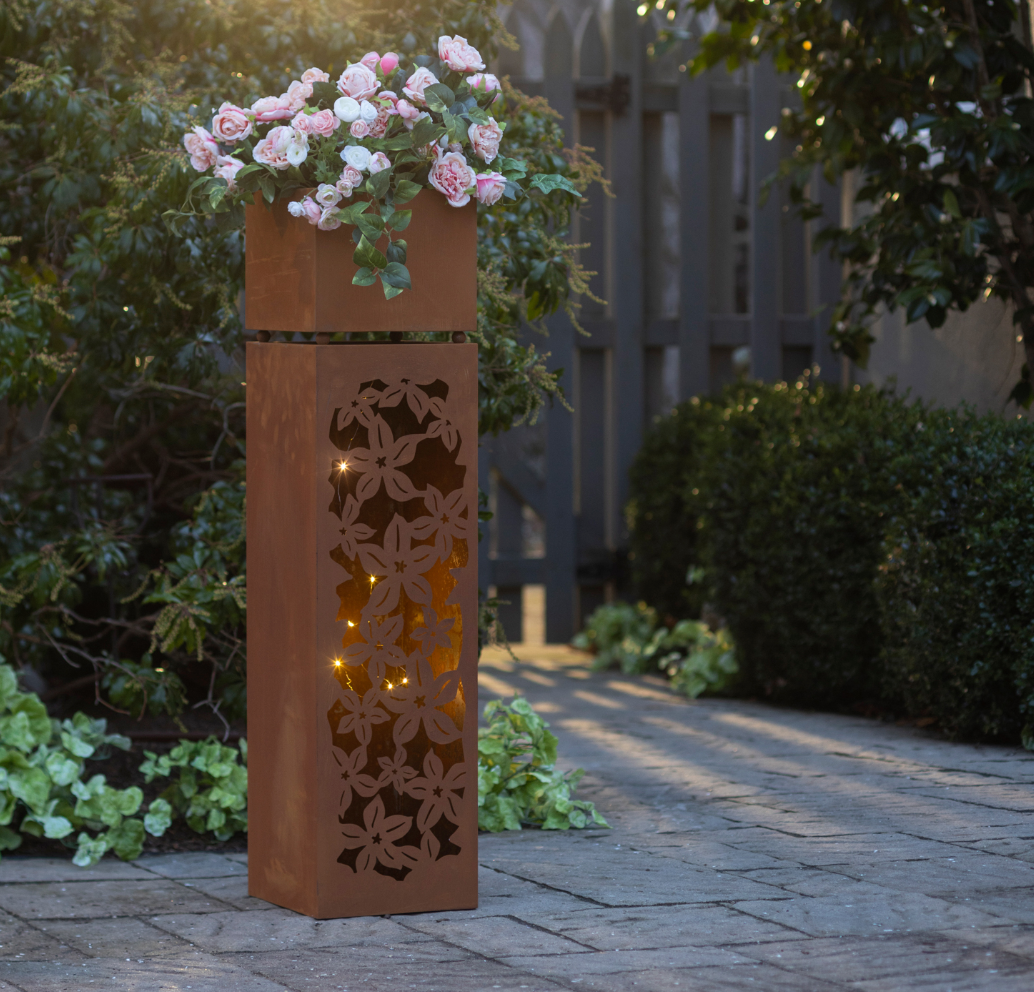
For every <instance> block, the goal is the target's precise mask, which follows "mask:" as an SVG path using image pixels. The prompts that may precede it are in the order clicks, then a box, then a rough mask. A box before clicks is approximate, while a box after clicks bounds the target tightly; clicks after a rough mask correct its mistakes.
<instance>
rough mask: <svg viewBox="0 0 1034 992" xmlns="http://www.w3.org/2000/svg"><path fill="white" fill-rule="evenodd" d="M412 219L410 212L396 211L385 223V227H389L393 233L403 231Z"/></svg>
mask: <svg viewBox="0 0 1034 992" xmlns="http://www.w3.org/2000/svg"><path fill="white" fill-rule="evenodd" d="M412 219H413V211H412V210H396V211H395V212H394V213H393V214H392V215H391V216H390V217H389V218H388V219H387V221H386V222H385V226H386V227H390V228H391V230H393V231H404V230H405V229H406V228H407V227H409V222H410V221H411V220H412Z"/></svg>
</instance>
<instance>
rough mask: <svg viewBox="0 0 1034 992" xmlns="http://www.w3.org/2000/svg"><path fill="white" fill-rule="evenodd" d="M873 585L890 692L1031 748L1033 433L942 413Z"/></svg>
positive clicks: (912, 705)
mask: <svg viewBox="0 0 1034 992" xmlns="http://www.w3.org/2000/svg"><path fill="white" fill-rule="evenodd" d="M922 437H923V443H922V444H921V445H919V446H918V447H917V448H916V449H915V450H914V452H913V454H912V458H913V460H914V465H913V471H914V475H913V479H914V481H913V483H912V485H911V486H910V488H909V490H908V492H907V493H906V494H905V497H906V500H907V505H906V507H905V509H904V510H903V512H901V513H900V514H899V515H898V516H897V517H896V518H895V519H894V520H892V521H891V522H890V525H889V526H888V528H887V534H886V541H885V545H884V554H885V557H884V564H883V566H882V567H881V569H880V573H879V578H878V580H877V583H876V589H877V594H878V596H879V602H880V608H881V614H882V618H883V630H884V637H885V645H884V659H885V664H884V666H883V668H884V672H885V678H886V680H887V689H888V692H889V693H890V694H892V698H894V699H896V700H900V701H901V704H902V705H903V707H904V708H905V710H906V711H907V712H909V713H911V714H916V715H919V714H921V715H925V716H927V717H932V718H933V719H934V720H935V721H936V724H937V726H938V727H939V728H941V729H942V730H944V731H945V732H947V733H948V734H949V735H951V736H953V737H963V736H964V737H981V738H988V737H991V738H999V739H1005V740H1016V739H1018V738H1020V736H1021V733H1022V737H1023V740H1024V743H1025V744H1026V746H1027V747H1029V748H1032V749H1034V517H1032V515H1031V509H1030V508H1031V506H1032V505H1034V438H1032V436H1031V427H1030V425H1029V424H1028V423H1026V422H1017V421H1004V420H1001V419H999V418H997V417H994V416H982V417H980V416H976V415H975V414H974V413H973V412H972V411H968V410H962V411H959V412H945V411H938V412H937V414H936V415H935V416H933V415H932V416H930V417H928V418H927V420H926V421H925V423H924V431H923V433H922Z"/></svg>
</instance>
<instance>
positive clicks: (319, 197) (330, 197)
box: [313, 183, 341, 207]
mask: <svg viewBox="0 0 1034 992" xmlns="http://www.w3.org/2000/svg"><path fill="white" fill-rule="evenodd" d="M313 199H314V200H315V201H316V202H317V203H318V204H319V205H320V206H321V207H332V206H334V205H335V204H336V203H338V202H339V201H340V199H341V194H340V193H339V192H338V191H337V190H336V189H335V188H334V187H333V186H331V185H330V184H329V183H320V185H319V188H318V189H317V190H316V195H315V196H314V197H313Z"/></svg>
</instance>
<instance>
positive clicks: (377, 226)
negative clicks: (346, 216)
mask: <svg viewBox="0 0 1034 992" xmlns="http://www.w3.org/2000/svg"><path fill="white" fill-rule="evenodd" d="M355 224H356V227H358V228H359V230H360V231H362V233H363V236H364V237H365V238H367V239H368V240H369V241H376V240H377V239H378V238H379V237H380V236H381V234H382V232H383V231H384V221H383V220H381V218H380V217H379V216H378V215H377V214H360V215H359V216H358V217H357V218H356V221H355Z"/></svg>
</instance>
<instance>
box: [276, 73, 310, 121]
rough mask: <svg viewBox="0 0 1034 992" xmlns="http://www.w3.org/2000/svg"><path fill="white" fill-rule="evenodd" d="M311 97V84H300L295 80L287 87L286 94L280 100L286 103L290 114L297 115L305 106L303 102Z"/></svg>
mask: <svg viewBox="0 0 1034 992" xmlns="http://www.w3.org/2000/svg"><path fill="white" fill-rule="evenodd" d="M310 96H312V83H302V82H299V81H298V80H297V79H296V80H294V82H292V83H291V85H290V86H288V87H287V92H286V93H284V94H283V95H282V96H281V97H280V99H281V100H284V101H286V102H287V106H288V107H290V108H291V110H292V112H294V113H297V112H298V111H299V110H301V109H302V107H304V106H305V101H306V100H308V99H309V97H310Z"/></svg>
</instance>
